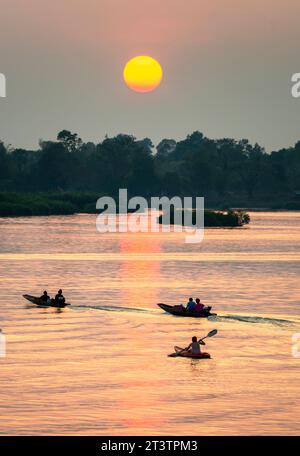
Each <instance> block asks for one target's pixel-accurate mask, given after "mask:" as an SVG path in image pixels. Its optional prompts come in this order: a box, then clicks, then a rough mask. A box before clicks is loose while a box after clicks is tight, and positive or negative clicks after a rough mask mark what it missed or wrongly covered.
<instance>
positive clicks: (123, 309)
mask: <svg viewBox="0 0 300 456" xmlns="http://www.w3.org/2000/svg"><path fill="white" fill-rule="evenodd" d="M75 307H76V309H91V310H103V311H105V312H133V313H137V312H138V313H148V314H149V313H150V314H154V313H157V312H156V310H151V309H143V308H141V307H121V306H72V308H73V309H74V308H75Z"/></svg>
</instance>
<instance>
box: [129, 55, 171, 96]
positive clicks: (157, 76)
mask: <svg viewBox="0 0 300 456" xmlns="http://www.w3.org/2000/svg"><path fill="white" fill-rule="evenodd" d="M123 76H124V81H125V83H126V84H127V86H128V87H129V88H130V89H131V90H134V91H135V92H142V93H145V92H152V90H154V89H156V88H157V87H158V86H159V85H160V83H161V80H162V77H163V70H162V67H161V66H160V64H159V63H158V61H157V60H155V59H153V58H152V57H149V56H148V55H138V56H137V57H133V58H132V59H131V60H129V61H128V62H127V63H126V65H125V67H124V72H123Z"/></svg>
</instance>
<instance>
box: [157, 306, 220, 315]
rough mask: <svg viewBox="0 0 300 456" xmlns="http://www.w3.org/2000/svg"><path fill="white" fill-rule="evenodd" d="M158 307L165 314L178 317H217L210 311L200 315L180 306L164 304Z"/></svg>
mask: <svg viewBox="0 0 300 456" xmlns="http://www.w3.org/2000/svg"><path fill="white" fill-rule="evenodd" d="M157 305H158V307H160V308H161V309H163V310H164V311H165V312H168V313H170V314H172V315H176V316H178V317H193V318H207V317H211V316H212V315H217V314H216V313H211V312H210V310H208V311H205V312H201V313H199V312H189V311H188V310H185V309H182V308H181V307H180V306H169V305H168V304H163V303H162V302H160V303H158V304H157Z"/></svg>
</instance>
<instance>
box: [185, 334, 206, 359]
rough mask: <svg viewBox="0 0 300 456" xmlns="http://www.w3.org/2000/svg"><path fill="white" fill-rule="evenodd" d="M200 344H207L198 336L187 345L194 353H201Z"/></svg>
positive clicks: (188, 349) (189, 350)
mask: <svg viewBox="0 0 300 456" xmlns="http://www.w3.org/2000/svg"><path fill="white" fill-rule="evenodd" d="M200 345H205V342H204V341H203V340H201V339H200V340H198V339H197V337H196V336H193V337H192V342H191V343H190V345H189V346H188V347H187V351H188V352H191V353H193V355H199V354H200V353H201V347H200Z"/></svg>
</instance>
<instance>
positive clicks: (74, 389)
mask: <svg viewBox="0 0 300 456" xmlns="http://www.w3.org/2000/svg"><path fill="white" fill-rule="evenodd" d="M251 215H252V224H251V226H250V227H247V228H242V229H208V230H206V233H205V240H204V242H203V243H202V244H199V245H197V244H196V245H191V244H190V245H188V244H185V243H184V235H182V234H178V233H177V234H175V233H170V234H163V233H159V234H152V235H151V234H137V235H132V234H118V233H116V234H105V235H104V234H99V233H97V231H96V229H95V216H93V215H77V216H68V217H45V218H43V217H36V218H18V219H0V306H1V307H0V309H1V310H0V313H1V315H0V318H1V320H0V327H2V329H3V330H4V331H5V333H6V337H7V357H6V358H2V359H0V433H1V434H10V435H11V434H97V435H102V434H111V435H118V434H121V435H124V434H129V435H130V434H131V435H139V434H142V435H143V434H148V435H149V434H150V435H159V434H167V435H168V434H169V435H176V434H178V433H179V434H184V435H188V434H189V435H192V434H200V435H201V434H210V435H220V434H221V435H224V434H264V435H266V434H299V432H300V420H299V418H300V401H299V392H300V375H299V372H300V358H294V357H293V356H292V354H291V345H292V343H291V337H292V335H293V334H294V333H297V332H298V333H299V332H300V315H299V298H300V280H299V274H300V213H254V214H251ZM59 287H62V288H63V291H64V294H65V295H66V296H67V298H68V300H69V301H71V302H72V304H73V305H72V307H71V308H67V309H64V310H57V309H53V308H52V309H40V308H36V307H34V306H31V305H29V303H28V305H27V303H26V301H25V300H24V299H23V298H22V297H21V295H22V294H23V293H31V294H40V293H41V292H42V291H43V290H44V289H47V290H48V291H49V292H51V294H54V293H55V292H56V291H57V289H58V288H59ZM190 295H192V296H194V297H196V296H200V297H201V298H202V300H203V301H204V302H205V303H207V304H209V305H213V306H214V309H215V311H217V312H218V317H217V318H213V319H210V320H205V321H202V320H200V321H199V320H193V319H183V318H176V317H173V316H171V315H168V314H165V313H164V312H163V311H161V310H160V309H158V308H157V306H156V303H157V302H165V303H169V304H175V303H178V302H186V301H187V298H188V297H189V296H190ZM213 328H217V329H218V331H219V333H218V335H217V336H216V337H215V338H212V339H210V340H209V341H208V342H207V347H206V349H207V351H209V352H210V353H211V355H212V359H211V360H200V361H199V360H198V361H191V360H189V359H184V358H168V357H167V355H168V353H171V352H172V351H173V346H174V345H175V344H176V345H181V346H184V345H186V344H187V343H188V342H189V340H190V338H191V336H192V335H198V336H201V335H205V334H206V332H208V331H209V330H211V329H213ZM299 351H300V350H299Z"/></svg>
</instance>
